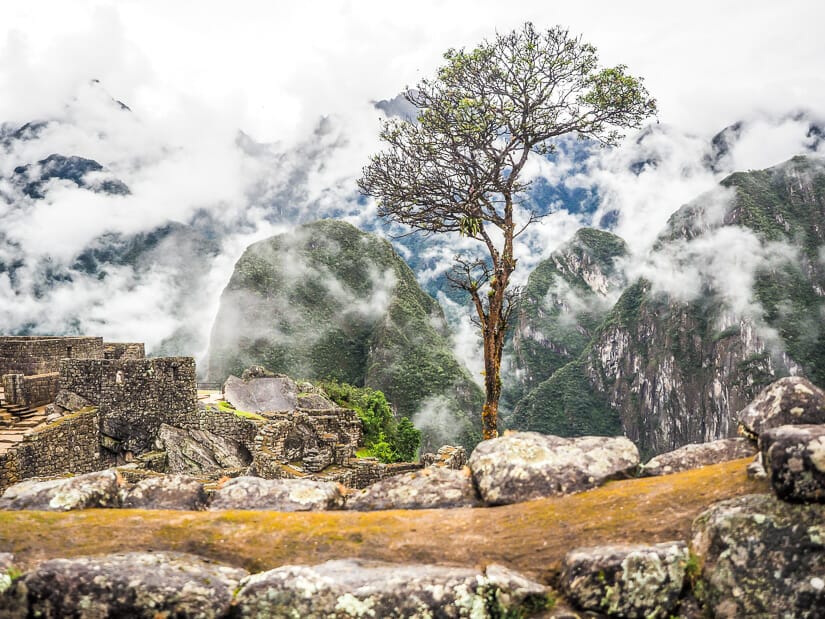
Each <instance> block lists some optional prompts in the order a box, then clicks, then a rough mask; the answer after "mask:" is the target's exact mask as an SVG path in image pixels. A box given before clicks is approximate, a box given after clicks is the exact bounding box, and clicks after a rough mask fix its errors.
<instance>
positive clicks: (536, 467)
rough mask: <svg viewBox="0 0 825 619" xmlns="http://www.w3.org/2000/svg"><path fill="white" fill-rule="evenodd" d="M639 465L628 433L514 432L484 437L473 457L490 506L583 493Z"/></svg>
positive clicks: (477, 481)
mask: <svg viewBox="0 0 825 619" xmlns="http://www.w3.org/2000/svg"><path fill="white" fill-rule="evenodd" d="M638 466H639V451H638V449H636V446H635V445H634V444H633V443H632V442H631V441H630V440H629V439H628V438H626V437H624V436H620V437H615V438H613V437H605V436H582V437H578V438H562V437H559V436H551V435H545V434H538V433H536V432H515V433H513V434H509V435H507V436H502V437H499V438H494V439H490V440H488V441H483V442H482V443H480V444H479V445H478V447H476V448H475V450H474V451H473V453H472V454H471V455H470V469H471V470H472V472H473V479H474V480H475V484H476V487H477V488H478V490H479V493H480V495H481V498H482V500H484V501H485V502H487V503H490V504H492V505H502V504H508V503H518V502H520V501H529V500H530V499H538V498H541V497H549V496H555V495H562V494H572V493H574V492H581V491H582V490H587V489H589V488H595V487H596V486H599V485H601V484H602V483H604V482H605V481H607V480H610V479H616V478H619V477H624V476H628V475H631V474H633V473H634V472H635V471H636V468H637V467H638Z"/></svg>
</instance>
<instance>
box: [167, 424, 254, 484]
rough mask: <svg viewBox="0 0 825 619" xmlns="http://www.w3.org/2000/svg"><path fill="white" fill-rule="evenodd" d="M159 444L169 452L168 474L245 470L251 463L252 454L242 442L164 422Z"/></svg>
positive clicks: (198, 473)
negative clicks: (183, 428)
mask: <svg viewBox="0 0 825 619" xmlns="http://www.w3.org/2000/svg"><path fill="white" fill-rule="evenodd" d="M157 443H158V447H159V448H160V449H162V450H164V451H165V452H166V471H167V472H168V473H188V474H191V475H203V474H205V473H214V472H216V471H220V470H223V469H238V468H245V467H247V466H248V465H249V464H250V462H252V456H251V455H250V453H249V451H248V450H247V449H246V447H244V446H243V445H241V444H240V443H239V442H237V441H233V440H232V439H228V438H224V437H222V436H218V435H217V434H213V433H211V432H207V431H206V430H182V429H181V428H176V427H173V426H169V425H166V424H165V423H164V424H162V425H161V426H160V430H159V432H158V440H157Z"/></svg>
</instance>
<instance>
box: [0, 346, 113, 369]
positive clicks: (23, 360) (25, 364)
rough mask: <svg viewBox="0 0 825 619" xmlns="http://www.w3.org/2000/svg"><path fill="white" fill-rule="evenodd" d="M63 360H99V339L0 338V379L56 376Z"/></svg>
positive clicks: (100, 353)
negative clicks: (18, 375) (17, 375)
mask: <svg viewBox="0 0 825 619" xmlns="http://www.w3.org/2000/svg"><path fill="white" fill-rule="evenodd" d="M65 358H82V359H102V358H103V338H101V337H58V336H4V337H0V376H2V375H3V374H25V375H26V376H31V375H34V374H48V373H50V372H57V371H58V370H59V367H60V360H61V359H65Z"/></svg>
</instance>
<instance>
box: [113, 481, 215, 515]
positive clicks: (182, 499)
mask: <svg viewBox="0 0 825 619" xmlns="http://www.w3.org/2000/svg"><path fill="white" fill-rule="evenodd" d="M122 505H123V507H124V508H127V509H179V510H199V509H203V508H204V507H205V505H206V492H205V491H204V489H203V484H202V483H201V482H199V481H198V480H197V479H195V478H193V477H188V476H186V475H159V476H157V477H147V478H146V479H142V480H140V481H138V482H137V483H136V484H135V485H134V486H133V487H131V488H129V489H128V490H126V491H124V492H123V493H122Z"/></svg>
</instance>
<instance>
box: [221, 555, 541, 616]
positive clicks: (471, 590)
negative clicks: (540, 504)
mask: <svg viewBox="0 0 825 619" xmlns="http://www.w3.org/2000/svg"><path fill="white" fill-rule="evenodd" d="M241 585H242V588H241V590H240V591H239V592H238V595H237V597H236V604H237V609H238V611H239V612H240V614H241V616H244V617H340V618H343V617H382V618H386V619H391V618H396V617H398V618H400V617H429V616H438V617H445V618H446V617H473V618H476V617H478V618H481V617H502V616H505V613H508V612H510V613H512V614H509V615H506V616H520V615H518V614H516V613H517V612H518V611H519V610H520V609H530V608H531V607H532V608H535V607H540V606H541V605H542V604H544V603H545V602H546V597H545V595H546V591H545V588H544V587H543V586H541V585H539V584H537V583H534V582H532V581H529V580H527V579H526V578H524V577H522V576H521V575H519V574H517V573H515V572H512V571H510V570H508V569H506V568H503V567H501V566H495V565H491V566H489V567H488V568H487V570H486V574H483V573H481V572H479V571H477V570H475V569H469V568H457V567H440V566H434V565H396V564H391V563H379V562H366V561H358V560H344V561H329V562H327V563H323V564H321V565H316V566H285V567H280V568H277V569H274V570H270V571H268V572H264V573H262V574H255V575H253V576H250V577H248V578H246V579H245V580H243V581H242V582H241Z"/></svg>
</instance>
